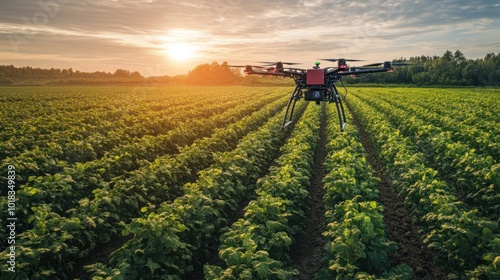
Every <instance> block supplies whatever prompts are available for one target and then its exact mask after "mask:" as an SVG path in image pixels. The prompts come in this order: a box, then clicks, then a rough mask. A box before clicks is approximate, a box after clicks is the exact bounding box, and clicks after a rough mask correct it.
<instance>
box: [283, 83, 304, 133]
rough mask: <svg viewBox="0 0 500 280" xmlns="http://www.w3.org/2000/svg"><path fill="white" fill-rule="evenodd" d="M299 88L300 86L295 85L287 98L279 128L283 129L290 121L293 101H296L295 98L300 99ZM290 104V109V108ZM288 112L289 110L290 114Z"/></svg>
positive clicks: (293, 107)
mask: <svg viewBox="0 0 500 280" xmlns="http://www.w3.org/2000/svg"><path fill="white" fill-rule="evenodd" d="M301 90H302V87H301V86H296V87H295V89H294V90H293V92H292V95H291V96H290V100H288V105H286V111H285V116H284V117H283V122H282V123H281V129H285V128H286V127H287V126H289V125H290V124H291V123H292V116H293V110H294V109H295V103H297V100H299V99H300V95H301ZM290 105H291V106H292V110H290ZM288 112H290V114H288ZM287 119H288V121H287Z"/></svg>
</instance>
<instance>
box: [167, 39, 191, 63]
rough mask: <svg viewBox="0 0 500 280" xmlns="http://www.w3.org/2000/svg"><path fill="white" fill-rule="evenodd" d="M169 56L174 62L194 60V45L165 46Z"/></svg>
mask: <svg viewBox="0 0 500 280" xmlns="http://www.w3.org/2000/svg"><path fill="white" fill-rule="evenodd" d="M165 51H166V53H167V54H168V56H169V57H170V58H172V59H174V60H178V61H185V60H189V59H191V58H193V56H194V54H195V49H194V47H193V46H192V45H190V44H186V43H174V44H169V45H168V46H165Z"/></svg>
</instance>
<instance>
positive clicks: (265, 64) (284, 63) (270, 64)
mask: <svg viewBox="0 0 500 280" xmlns="http://www.w3.org/2000/svg"><path fill="white" fill-rule="evenodd" d="M257 63H261V64H263V65H264V66H272V65H276V64H278V63H281V64H282V65H297V64H300V63H297V62H281V61H277V62H270V61H261V62H257Z"/></svg>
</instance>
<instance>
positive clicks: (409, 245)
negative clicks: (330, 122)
mask: <svg viewBox="0 0 500 280" xmlns="http://www.w3.org/2000/svg"><path fill="white" fill-rule="evenodd" d="M348 108H349V110H350V111H351V113H352V115H353V118H354V124H355V125H356V127H357V128H358V130H359V134H360V140H361V143H362V145H363V147H364V148H365V150H366V152H367V153H368V157H367V160H368V162H369V163H370V164H371V165H372V167H373V169H374V170H375V175H376V176H377V177H379V178H380V179H381V181H380V183H379V185H378V190H379V199H378V200H379V202H380V203H381V204H382V205H383V206H384V212H383V215H384V222H385V224H386V226H387V236H388V238H389V239H390V240H392V241H395V242H397V243H398V249H397V250H396V252H394V253H393V254H392V255H390V256H389V258H390V260H391V263H392V264H394V265H397V264H401V263H406V264H408V265H409V266H410V267H411V268H412V269H413V279H422V280H439V279H447V277H446V273H444V272H443V271H442V270H441V269H440V268H439V267H438V266H437V265H436V264H435V261H434V257H433V253H432V251H431V250H430V249H429V248H428V247H427V246H426V245H425V244H424V243H423V242H422V236H421V235H420V234H419V231H418V227H417V226H416V225H415V224H413V222H412V217H411V216H410V215H409V214H408V212H407V211H406V209H405V208H404V204H403V199H402V198H400V197H398V196H397V195H396V193H395V192H394V190H393V188H392V187H391V184H390V178H389V174H388V173H387V171H386V170H385V168H384V166H383V164H382V162H381V160H380V158H379V157H378V153H377V151H376V149H375V146H374V143H373V142H372V141H371V139H370V138H369V136H368V134H367V133H366V131H365V130H364V127H363V125H362V124H361V123H360V121H359V119H357V118H356V115H355V112H353V111H352V109H351V108H350V107H349V106H348Z"/></svg>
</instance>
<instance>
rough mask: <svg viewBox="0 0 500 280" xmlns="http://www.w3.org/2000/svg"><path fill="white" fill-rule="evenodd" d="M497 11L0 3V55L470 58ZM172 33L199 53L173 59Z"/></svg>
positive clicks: (230, 0)
mask: <svg viewBox="0 0 500 280" xmlns="http://www.w3.org/2000/svg"><path fill="white" fill-rule="evenodd" d="M499 14H500V5H499V4H497V3H495V1H487V0H472V1H462V0H453V1H431V0H420V1H409V0H399V1H396V0H370V1H353V0H349V1H348V0H336V1H334V0H297V1H288V0H287V1H285V0H276V1H269V0H266V1H264V0H255V1H244V0H216V1H204V0H197V1H196V0H195V1H155V0H126V1H116V0H100V1H90V0H84V1H70V0H41V1H29V0H21V1H2V2H0V61H1V62H0V63H1V64H15V65H17V66H24V65H31V66H35V67H49V68H50V67H73V68H75V69H81V70H84V71H94V70H105V71H113V70H114V69H116V68H128V69H131V70H139V71H141V70H142V69H141V66H144V67H142V68H146V67H151V65H157V66H158V65H159V68H160V69H161V72H162V73H163V74H179V73H185V72H186V71H187V70H189V69H191V68H193V67H194V66H195V65H196V64H198V63H205V62H211V61H214V60H217V61H222V60H227V61H231V62H244V61H259V60H294V61H297V62H302V63H305V64H310V63H311V62H312V61H314V60H316V59H317V58H319V57H338V56H345V57H348V56H351V57H353V56H355V58H365V59H367V60H375V61H381V60H388V59H393V58H397V57H401V56H415V55H440V54H442V53H443V52H444V51H445V50H447V49H450V50H455V49H460V50H462V51H463V52H464V53H465V55H466V56H467V57H470V58H474V57H479V56H483V55H484V54H486V53H488V52H497V51H498V50H499V49H500V37H499V36H498V34H500V19H499V17H498V15H499ZM176 41H178V42H182V43H188V44H193V45H195V46H196V48H197V55H196V56H195V59H193V61H191V62H189V63H179V62H174V61H171V60H169V58H168V57H167V56H166V55H165V48H168V45H169V44H172V43H173V42H176Z"/></svg>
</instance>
